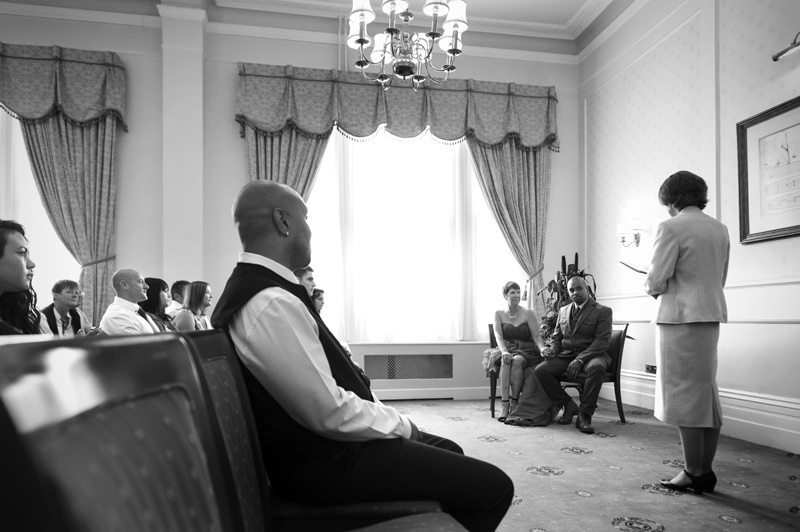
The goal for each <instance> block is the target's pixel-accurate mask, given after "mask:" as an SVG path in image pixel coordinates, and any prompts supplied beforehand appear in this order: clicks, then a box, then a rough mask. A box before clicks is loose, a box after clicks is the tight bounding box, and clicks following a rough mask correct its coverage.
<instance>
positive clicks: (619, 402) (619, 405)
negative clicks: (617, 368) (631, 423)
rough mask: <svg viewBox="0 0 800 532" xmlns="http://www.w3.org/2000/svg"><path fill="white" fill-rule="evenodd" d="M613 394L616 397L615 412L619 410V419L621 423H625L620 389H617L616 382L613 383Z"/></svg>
mask: <svg viewBox="0 0 800 532" xmlns="http://www.w3.org/2000/svg"><path fill="white" fill-rule="evenodd" d="M614 395H615V396H616V398H617V412H619V420H620V421H622V422H623V423H626V421H625V410H624V409H623V408H622V390H620V389H619V385H618V384H614Z"/></svg>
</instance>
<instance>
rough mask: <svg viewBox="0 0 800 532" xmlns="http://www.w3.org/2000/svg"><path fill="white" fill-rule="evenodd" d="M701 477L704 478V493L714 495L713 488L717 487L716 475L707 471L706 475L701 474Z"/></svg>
mask: <svg viewBox="0 0 800 532" xmlns="http://www.w3.org/2000/svg"><path fill="white" fill-rule="evenodd" d="M703 476H704V477H706V491H707V492H709V493H714V486H716V485H717V475H715V474H714V471H709V472H708V473H703Z"/></svg>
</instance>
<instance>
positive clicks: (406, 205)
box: [308, 131, 525, 342]
mask: <svg viewBox="0 0 800 532" xmlns="http://www.w3.org/2000/svg"><path fill="white" fill-rule="evenodd" d="M466 150H467V147H466V144H465V143H459V144H455V145H447V144H443V143H441V142H437V141H436V140H434V139H432V138H430V136H429V135H423V136H422V137H420V138H417V139H414V140H408V139H397V138H394V137H391V136H390V135H388V134H386V133H380V134H378V135H376V136H375V138H372V139H370V140H368V141H353V140H349V139H347V138H345V137H343V136H342V135H341V134H339V133H338V132H337V131H334V133H333V136H332V138H331V140H330V143H329V145H328V150H327V151H326V153H325V156H324V157H323V160H322V162H321V164H320V172H319V175H318V177H317V181H316V184H315V185H314V189H313V191H312V192H311V195H310V198H309V202H308V205H309V224H310V226H311V229H312V232H313V235H312V253H313V254H312V259H311V265H312V267H313V268H314V271H315V279H316V280H317V284H318V286H319V288H322V289H324V290H325V302H326V304H325V307H324V309H323V311H322V315H323V317H324V319H325V321H326V323H327V324H328V325H329V327H331V329H332V330H333V331H334V332H335V333H336V334H337V335H338V336H339V337H340V338H341V339H344V340H347V341H349V342H436V341H469V340H478V339H485V338H486V337H487V332H486V329H487V327H486V324H487V323H489V322H490V321H491V320H492V316H493V313H494V311H495V310H496V309H498V308H501V307H502V306H503V305H504V304H505V302H504V300H503V297H502V293H501V287H502V285H503V284H504V283H505V282H506V281H509V280H516V281H517V282H518V283H520V285H524V280H525V275H524V273H523V272H522V270H521V269H520V267H519V266H518V265H517V263H516V261H515V260H514V258H513V256H512V254H511V252H510V251H509V249H508V246H507V244H506V243H505V240H504V239H503V237H502V235H501V233H500V231H499V229H498V228H497V224H496V223H495V221H494V220H493V218H492V216H491V214H490V212H489V210H488V207H487V206H486V202H485V200H484V198H483V197H482V194H481V192H480V189H479V187H478V183H477V181H476V178H475V175H474V173H473V171H472V168H471V162H470V160H469V156H468V154H467V151H466Z"/></svg>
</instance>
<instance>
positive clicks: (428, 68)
mask: <svg viewBox="0 0 800 532" xmlns="http://www.w3.org/2000/svg"><path fill="white" fill-rule="evenodd" d="M431 68H433V70H435V71H436V72H444V77H443V78H437V77H435V76H432V75H431ZM425 72H426V73H427V74H428V79H429V80H431V81H432V82H434V83H443V82H445V81H447V78H448V77H449V76H450V71H449V70H439V69H438V68H436V67H435V66H433V65H431V63H430V61H427V62H426V63H425Z"/></svg>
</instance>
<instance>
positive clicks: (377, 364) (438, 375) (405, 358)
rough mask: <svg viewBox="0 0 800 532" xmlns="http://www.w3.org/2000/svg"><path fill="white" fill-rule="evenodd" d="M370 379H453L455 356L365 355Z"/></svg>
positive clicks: (366, 371)
mask: <svg viewBox="0 0 800 532" xmlns="http://www.w3.org/2000/svg"><path fill="white" fill-rule="evenodd" d="M364 372H365V373H366V374H367V377H369V378H370V379H387V380H399V379H452V378H453V355H452V354H430V355H419V354H415V355H364Z"/></svg>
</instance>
